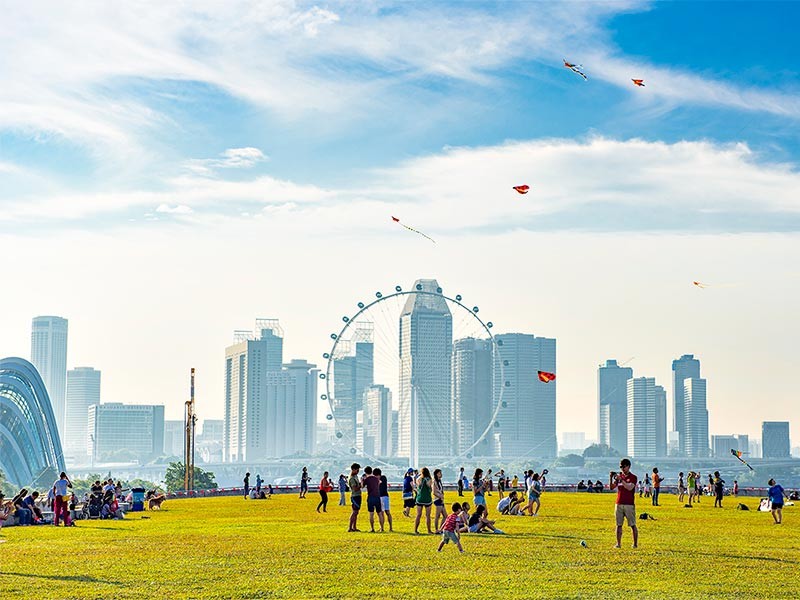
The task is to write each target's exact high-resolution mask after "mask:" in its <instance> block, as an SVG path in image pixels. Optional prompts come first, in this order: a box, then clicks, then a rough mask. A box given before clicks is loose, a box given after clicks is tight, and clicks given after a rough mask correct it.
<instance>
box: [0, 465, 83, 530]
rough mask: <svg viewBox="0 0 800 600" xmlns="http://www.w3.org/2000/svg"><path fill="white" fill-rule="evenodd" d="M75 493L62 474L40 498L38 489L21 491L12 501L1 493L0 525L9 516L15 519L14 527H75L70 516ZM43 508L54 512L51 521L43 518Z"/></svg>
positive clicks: (74, 502) (70, 483) (65, 476)
mask: <svg viewBox="0 0 800 600" xmlns="http://www.w3.org/2000/svg"><path fill="white" fill-rule="evenodd" d="M75 504H76V499H75V494H74V493H73V492H72V482H71V481H70V479H69V477H67V474H66V473H63V472H62V473H61V475H60V476H59V478H58V479H57V480H56V481H55V482H54V483H53V485H52V487H51V488H50V489H49V490H48V492H47V495H46V496H45V497H44V498H42V497H41V496H40V494H39V492H38V491H37V490H28V488H22V489H21V490H20V491H19V492H17V494H16V495H15V496H14V497H13V498H12V499H11V500H5V496H4V495H3V493H2V492H0V526H2V525H3V523H4V522H5V521H7V520H8V519H9V517H11V516H14V518H15V519H16V521H17V525H20V526H27V525H49V524H51V523H52V524H54V525H56V526H57V525H59V523H60V522H62V521H63V522H64V525H65V526H72V525H75V522H74V520H73V518H72V514H73V512H74V511H75ZM42 508H46V509H47V510H48V511H52V512H53V519H52V520H50V519H48V518H47V517H46V515H45V513H44V511H43V510H42Z"/></svg>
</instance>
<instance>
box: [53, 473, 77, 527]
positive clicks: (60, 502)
mask: <svg viewBox="0 0 800 600" xmlns="http://www.w3.org/2000/svg"><path fill="white" fill-rule="evenodd" d="M68 489H72V482H71V481H70V480H69V477H67V474H66V473H64V472H63V471H62V472H61V475H60V476H59V478H58V479H57V480H56V482H55V483H54V484H53V493H54V494H55V497H56V499H55V502H54V506H55V515H54V516H53V524H54V525H55V526H56V527H58V522H59V520H60V517H61V518H63V519H64V526H65V527H69V526H70V525H72V524H73V523H72V520H71V519H70V517H69V497H68V496H67V490H68Z"/></svg>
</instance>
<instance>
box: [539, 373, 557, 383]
mask: <svg viewBox="0 0 800 600" xmlns="http://www.w3.org/2000/svg"><path fill="white" fill-rule="evenodd" d="M555 378H556V374H555V373H548V372H547V371H539V381H541V382H542V383H550V382H551V381H554V380H555Z"/></svg>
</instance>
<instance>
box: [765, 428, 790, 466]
mask: <svg viewBox="0 0 800 600" xmlns="http://www.w3.org/2000/svg"><path fill="white" fill-rule="evenodd" d="M791 447H792V444H791V443H790V441H789V421H764V422H763V423H761V454H762V457H763V458H790V457H791Z"/></svg>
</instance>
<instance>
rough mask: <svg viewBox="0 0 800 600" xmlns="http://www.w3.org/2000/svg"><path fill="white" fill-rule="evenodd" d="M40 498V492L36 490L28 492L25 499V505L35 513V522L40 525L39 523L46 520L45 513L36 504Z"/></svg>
mask: <svg viewBox="0 0 800 600" xmlns="http://www.w3.org/2000/svg"><path fill="white" fill-rule="evenodd" d="M38 499H39V492H37V491H36V490H34V491H32V492H31V493H30V494H28V495H27V496H26V497H25V500H24V501H23V502H25V506H27V507H28V510H30V511H31V513H32V515H33V523H34V524H35V525H38V524H39V523H41V522H42V521H44V515H43V514H42V511H41V510H40V509H39V507H38V506H36V501H37V500H38Z"/></svg>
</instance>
